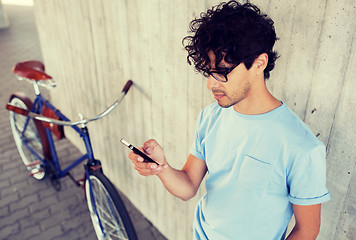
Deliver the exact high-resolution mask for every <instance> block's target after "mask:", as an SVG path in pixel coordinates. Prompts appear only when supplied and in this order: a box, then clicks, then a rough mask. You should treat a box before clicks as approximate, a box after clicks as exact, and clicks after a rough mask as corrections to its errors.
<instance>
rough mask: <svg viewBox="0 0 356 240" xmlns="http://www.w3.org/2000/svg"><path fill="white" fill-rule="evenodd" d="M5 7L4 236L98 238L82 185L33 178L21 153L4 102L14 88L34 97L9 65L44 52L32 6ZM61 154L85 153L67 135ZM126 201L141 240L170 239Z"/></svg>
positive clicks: (1, 92) (1, 35) (1, 42)
mask: <svg viewBox="0 0 356 240" xmlns="http://www.w3.org/2000/svg"><path fill="white" fill-rule="evenodd" d="M3 8H4V9H5V11H6V12H7V15H8V18H9V21H10V27H9V28H7V29H3V30H0V56H1V57H0V133H1V134H0V239H1V240H30V239H31V240H35V239H36V240H52V239H54V240H71V239H83V240H84V239H85V240H86V239H88V240H91V239H93V240H94V239H96V236H95V233H94V229H93V226H92V223H91V219H90V216H89V211H88V209H87V206H86V202H85V199H84V194H83V192H82V190H81V188H78V187H76V186H75V185H74V184H73V182H72V181H71V180H70V179H69V178H64V179H62V180H61V185H62V190H61V191H60V192H56V191H55V190H54V189H53V188H52V187H51V185H50V183H49V182H48V181H46V180H45V181H37V180H35V179H34V178H32V177H29V176H28V172H27V170H26V169H25V167H24V165H23V163H22V160H21V158H20V156H19V154H18V152H17V149H16V146H15V143H14V141H13V138H12V133H11V129H10V123H9V120H8V113H7V111H6V110H5V108H4V106H5V104H6V103H7V101H8V97H9V95H10V93H12V92H14V91H23V92H25V93H27V94H28V95H29V96H32V95H33V88H32V86H31V85H30V84H27V83H25V82H19V81H17V80H16V79H15V77H14V75H13V74H12V72H11V69H12V66H14V64H15V63H17V62H20V61H25V60H30V59H36V60H41V59H42V54H41V50H40V47H39V41H38V38H37V30H36V26H35V22H34V16H33V12H32V7H31V6H13V5H3ZM54 91H55V89H54ZM43 95H44V96H48V93H44V94H43ZM58 154H59V157H60V159H61V163H64V165H67V163H70V162H72V161H73V160H74V159H76V158H78V157H79V156H80V155H81V154H80V152H79V151H78V150H77V149H76V148H75V147H74V146H73V145H72V144H71V143H70V142H69V141H68V140H66V139H64V140H61V141H60V142H59V149H58ZM72 175H73V176H74V178H76V179H79V178H81V177H83V168H82V166H79V167H77V168H76V169H74V171H73V172H72ZM124 201H125V203H126V206H127V208H128V211H129V213H130V215H131V219H132V220H133V223H134V225H135V227H136V232H137V234H138V237H139V239H140V240H154V239H155V240H164V239H166V238H164V237H163V236H162V235H161V234H160V233H159V232H158V231H157V230H156V229H155V228H154V227H153V226H152V224H151V223H150V222H148V221H147V220H146V219H145V218H144V217H143V216H142V214H141V213H140V212H139V211H138V210H137V209H135V208H134V206H133V205H132V204H131V203H130V202H129V201H128V200H127V199H124Z"/></svg>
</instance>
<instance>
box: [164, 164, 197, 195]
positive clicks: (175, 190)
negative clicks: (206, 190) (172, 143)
mask: <svg viewBox="0 0 356 240" xmlns="http://www.w3.org/2000/svg"><path fill="white" fill-rule="evenodd" d="M157 176H158V177H159V179H160V180H161V181H162V183H163V185H164V187H165V188H166V189H167V190H168V192H170V193H171V194H172V195H174V196H176V197H178V198H180V199H182V200H184V201H187V200H189V199H191V198H192V197H194V196H195V194H196V192H197V189H196V187H195V186H194V184H193V183H192V181H191V180H190V178H189V176H188V175H187V174H186V172H185V171H183V170H177V169H174V168H172V167H171V166H168V167H167V168H166V169H165V170H164V171H163V172H162V173H160V174H158V175H157Z"/></svg>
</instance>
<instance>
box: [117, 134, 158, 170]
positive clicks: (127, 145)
mask: <svg viewBox="0 0 356 240" xmlns="http://www.w3.org/2000/svg"><path fill="white" fill-rule="evenodd" d="M120 142H121V143H122V144H124V145H125V146H126V147H128V148H130V149H131V150H132V151H133V152H134V153H136V154H137V155H140V156H141V157H142V158H143V159H144V160H145V161H146V162H151V163H155V164H157V165H159V164H158V163H157V162H156V161H154V160H152V158H150V157H149V156H147V155H146V154H144V153H143V152H141V151H140V150H138V149H137V148H136V147H134V146H133V145H132V144H131V143H129V142H127V141H125V139H123V138H121V140H120Z"/></svg>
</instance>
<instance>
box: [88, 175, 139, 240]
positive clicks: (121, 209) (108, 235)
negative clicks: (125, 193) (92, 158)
mask: <svg viewBox="0 0 356 240" xmlns="http://www.w3.org/2000/svg"><path fill="white" fill-rule="evenodd" d="M89 179H90V184H91V187H90V186H89V182H88V179H86V183H85V193H86V199H87V204H88V208H89V211H90V216H91V220H92V222H93V225H94V229H95V232H96V235H97V237H98V239H100V240H102V239H105V240H107V239H115V240H116V239H120V240H123V239H129V240H136V239H137V236H136V232H135V229H134V227H133V225H132V222H131V219H130V217H129V214H128V212H127V210H126V208H125V205H124V203H123V201H122V200H121V197H120V195H119V194H118V192H117V191H116V189H115V187H114V185H113V184H112V183H111V182H110V180H109V179H108V178H107V177H106V176H105V175H104V174H103V173H101V172H100V171H99V170H96V171H91V172H90V173H89ZM91 193H92V194H91ZM92 199H94V201H92ZM94 202H95V208H96V212H97V213H95V210H94ZM99 220H100V222H99ZM100 225H101V226H100Z"/></svg>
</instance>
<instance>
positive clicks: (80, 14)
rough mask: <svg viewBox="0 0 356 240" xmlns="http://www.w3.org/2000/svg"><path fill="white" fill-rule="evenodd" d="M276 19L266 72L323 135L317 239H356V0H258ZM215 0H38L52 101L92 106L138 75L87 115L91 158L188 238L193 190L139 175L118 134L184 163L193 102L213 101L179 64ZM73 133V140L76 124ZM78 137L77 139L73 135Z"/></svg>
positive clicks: (161, 225) (171, 233)
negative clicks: (323, 184) (181, 191)
mask: <svg viewBox="0 0 356 240" xmlns="http://www.w3.org/2000/svg"><path fill="white" fill-rule="evenodd" d="M252 2H254V3H256V4H257V5H259V6H260V7H261V8H262V10H263V11H265V12H266V13H267V14H269V15H270V16H271V17H272V18H273V19H274V20H275V27H276V31H277V35H278V36H279V38H280V41H278V43H277V44H276V49H277V50H278V51H279V53H280V55H281V58H280V59H278V60H277V65H276V68H275V70H274V71H273V72H272V74H271V79H270V80H269V81H268V84H269V88H270V89H271V91H272V92H273V93H274V94H275V95H276V96H277V97H278V98H279V99H281V100H283V101H285V103H287V105H288V106H289V107H290V108H292V109H293V110H294V111H295V112H296V113H297V114H298V115H299V116H300V117H301V118H302V119H303V120H304V121H305V122H306V123H307V124H308V125H309V126H310V127H311V129H312V130H313V131H314V133H315V134H316V135H318V137H319V138H320V139H321V140H322V141H323V142H324V143H325V144H326V145H327V151H328V153H327V179H328V182H327V186H328V188H329V190H330V192H331V197H332V201H330V202H328V203H326V204H324V205H323V212H322V228H321V233H320V236H319V238H318V239H327V240H329V239H337V240H339V239H355V238H356V228H355V226H356V210H355V209H356V200H355V199H356V190H355V189H356V188H355V187H356V174H355V170H356V159H355V150H354V149H355V148H354V146H355V140H356V137H355V134H354V132H355V121H354V119H355V118H356V113H355V111H354V105H355V103H356V95H355V94H354V91H355V89H356V86H355V85H356V83H355V76H356V68H355V65H356V50H355V46H356V22H355V17H356V3H355V1H353V0H340V1H336V0H329V1H328V0H314V1H302V0H300V1H297V0H291V1H282V0H270V1H265V0H258V1H257V0H256V1H252ZM216 3H218V1H216V0H214V1H212V0H211V1H210V0H205V1H189V0H180V1H178V0H173V1H165V0H150V1H144V0H130V1H123V0H117V1H116V0H107V1H98V0H97V1H85V0H81V1H79V0H78V1H70V0H63V1H46V0H35V13H36V20H37V25H38V32H39V37H40V42H41V47H42V52H43V58H44V60H45V64H46V66H47V70H48V72H49V73H50V74H52V75H53V77H54V79H55V80H56V81H57V83H58V87H57V89H55V90H53V91H52V92H51V97H52V99H53V102H55V103H56V105H57V106H58V107H59V109H62V110H65V113H67V115H68V116H70V117H73V118H77V113H82V114H84V115H85V116H91V115H94V114H97V113H100V112H101V111H102V110H103V109H104V108H105V107H106V106H108V105H109V104H110V103H111V102H113V101H114V100H115V98H116V96H117V95H118V93H119V92H120V91H121V87H122V85H123V84H124V83H125V82H126V81H127V80H128V79H132V80H133V81H134V82H135V85H134V87H133V89H132V90H131V91H130V92H129V94H128V96H127V98H126V100H125V102H124V103H123V105H121V106H120V107H119V109H118V110H117V111H115V112H114V113H113V114H111V115H110V116H109V117H107V118H106V119H104V120H101V121H98V122H95V123H92V124H90V125H89V127H90V130H91V133H92V138H93V145H94V148H95V154H96V157H97V158H98V159H100V160H102V162H103V164H104V170H105V173H106V174H107V175H108V176H109V177H110V179H112V181H113V182H114V183H115V185H116V186H117V187H118V188H119V189H120V190H122V191H123V192H124V193H125V194H126V195H127V196H128V198H129V199H130V200H131V201H132V202H133V203H134V204H135V205H136V207H138V208H139V209H140V210H141V211H142V212H143V214H144V215H146V217H148V218H149V219H150V220H151V221H152V222H153V223H154V225H156V226H157V227H158V229H159V230H160V231H161V232H162V233H163V234H165V235H166V236H167V237H168V238H169V239H190V238H191V225H192V220H193V210H194V207H195V204H196V202H197V200H198V199H199V197H200V196H202V194H203V193H204V188H202V189H201V191H200V192H199V193H198V196H197V197H196V198H195V199H193V200H191V201H189V202H187V203H185V202H182V201H180V200H177V199H175V198H174V197H172V196H171V195H170V194H168V193H167V192H166V191H165V190H164V188H163V187H162V185H161V183H160V182H159V181H158V180H157V179H156V178H155V177H148V178H144V177H141V176H139V175H138V174H137V173H136V172H135V171H134V170H133V169H132V164H131V163H130V161H129V160H128V159H127V153H128V150H127V149H125V148H124V147H123V146H122V145H121V144H120V143H119V140H120V138H121V137H125V138H126V139H127V140H129V141H131V142H132V143H134V144H136V145H140V144H141V143H142V142H143V141H145V140H146V139H148V138H156V139H157V140H158V141H159V142H160V143H161V145H162V146H163V147H164V149H165V153H166V155H167V158H168V159H169V161H170V163H171V164H172V165H173V166H174V167H177V168H180V167H181V166H182V165H183V164H184V162H185V160H186V157H187V155H188V151H189V148H190V146H191V144H192V140H193V133H194V127H195V121H196V117H197V114H198V113H199V111H200V109H201V108H202V107H203V106H204V105H206V104H208V103H210V102H211V101H213V100H212V98H211V96H210V93H209V92H208V91H207V90H206V87H205V83H206V81H205V80H204V79H203V78H202V77H201V76H200V75H198V74H196V73H195V72H194V70H193V68H192V67H191V66H189V65H188V64H186V53H185V51H184V50H183V47H182V45H181V40H182V38H183V37H184V36H185V35H186V34H187V30H188V23H189V21H190V20H191V19H192V18H193V17H194V16H198V15H199V13H200V12H201V11H203V10H205V9H206V8H207V7H210V6H211V5H215V4H216ZM67 135H68V137H69V138H70V139H71V140H72V141H73V142H74V143H75V144H77V143H78V140H77V139H75V138H74V137H73V136H72V135H73V134H71V132H67ZM78 146H79V147H82V146H80V145H78Z"/></svg>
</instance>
